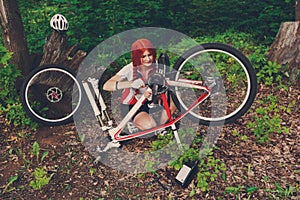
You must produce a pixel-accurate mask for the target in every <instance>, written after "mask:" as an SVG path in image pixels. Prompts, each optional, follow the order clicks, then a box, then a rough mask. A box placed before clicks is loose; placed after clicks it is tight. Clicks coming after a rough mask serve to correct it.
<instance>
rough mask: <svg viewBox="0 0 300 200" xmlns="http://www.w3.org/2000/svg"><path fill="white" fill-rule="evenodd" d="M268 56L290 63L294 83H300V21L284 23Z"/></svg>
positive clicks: (283, 63)
mask: <svg viewBox="0 0 300 200" xmlns="http://www.w3.org/2000/svg"><path fill="white" fill-rule="evenodd" d="M267 57H268V58H269V59H270V60H271V61H273V62H277V63H278V64H281V65H286V64H287V65H288V71H287V73H288V75H289V79H290V81H291V83H292V84H293V85H297V86H299V85H300V21H296V22H285V23H282V24H281V26H280V29H279V32H278V33H277V35H276V39H275V41H274V42H273V44H272V45H271V47H270V49H269V52H268V55H267Z"/></svg>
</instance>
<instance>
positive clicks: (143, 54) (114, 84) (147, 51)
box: [103, 39, 176, 130]
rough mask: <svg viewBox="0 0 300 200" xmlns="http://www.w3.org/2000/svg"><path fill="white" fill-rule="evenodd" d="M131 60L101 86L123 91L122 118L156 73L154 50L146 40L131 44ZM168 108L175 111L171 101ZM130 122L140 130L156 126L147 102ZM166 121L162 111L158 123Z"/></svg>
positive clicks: (147, 95)
mask: <svg viewBox="0 0 300 200" xmlns="http://www.w3.org/2000/svg"><path fill="white" fill-rule="evenodd" d="M131 60H132V62H131V63H129V64H128V65H126V66H125V67H123V68H122V69H121V70H120V71H119V72H118V73H117V74H116V75H114V76H113V77H111V78H110V79H109V80H108V81H107V82H106V83H105V84H104V85H103V89H104V90H107V91H115V90H123V93H122V97H121V110H122V114H123V116H125V115H126V114H127V113H128V111H129V110H130V109H131V108H132V107H133V106H134V104H135V103H136V102H137V99H139V97H140V96H141V95H143V94H144V93H145V91H146V89H147V86H146V85H145V83H147V81H148V79H149V77H150V76H151V75H152V74H153V73H155V72H156V71H157V62H156V50H155V48H154V47H153V45H152V44H151V42H150V41H149V40H147V39H139V40H137V41H135V42H134V43H133V44H132V46H131ZM145 95H146V98H149V97H151V95H152V92H151V91H150V92H146V93H145ZM170 108H171V112H174V111H175V109H176V107H175V105H174V103H173V102H172V100H171V101H170ZM132 121H133V123H134V125H135V126H136V127H137V128H139V129H140V130H146V129H150V128H153V127H155V126H156V121H155V120H154V119H153V118H152V116H151V115H150V114H149V107H148V103H147V102H146V103H145V104H143V106H142V107H141V108H140V109H139V110H138V112H137V113H136V114H135V116H133V118H132ZM166 121H167V114H166V112H165V111H163V113H162V116H161V119H160V123H165V122H166Z"/></svg>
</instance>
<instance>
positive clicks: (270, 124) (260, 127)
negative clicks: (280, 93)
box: [247, 95, 288, 144]
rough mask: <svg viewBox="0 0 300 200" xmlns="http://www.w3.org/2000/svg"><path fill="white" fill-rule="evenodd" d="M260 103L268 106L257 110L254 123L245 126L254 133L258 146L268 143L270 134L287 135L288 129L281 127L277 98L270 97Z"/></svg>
mask: <svg viewBox="0 0 300 200" xmlns="http://www.w3.org/2000/svg"><path fill="white" fill-rule="evenodd" d="M261 103H263V104H266V103H269V105H268V106H261V107H259V108H257V109H256V110H255V115H254V121H253V122H249V123H248V124H247V128H249V129H251V130H252V131H253V132H254V135H255V137H256V141H257V142H258V143H259V144H262V143H264V142H268V141H269V135H270V134H271V133H288V128H287V127H285V126H282V125H281V124H282V119H281V117H280V114H279V111H280V109H279V106H278V100H277V98H276V97H274V96H272V95H271V96H269V97H267V99H266V101H265V102H261Z"/></svg>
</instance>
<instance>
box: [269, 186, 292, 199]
mask: <svg viewBox="0 0 300 200" xmlns="http://www.w3.org/2000/svg"><path fill="white" fill-rule="evenodd" d="M267 191H268V192H270V193H275V195H276V197H278V198H280V199H289V197H291V196H292V195H293V194H294V192H295V188H294V187H293V186H291V185H290V186H287V187H286V188H283V187H282V186H281V185H280V184H279V183H275V189H273V190H270V189H268V190H267Z"/></svg>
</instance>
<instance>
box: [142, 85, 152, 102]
mask: <svg viewBox="0 0 300 200" xmlns="http://www.w3.org/2000/svg"><path fill="white" fill-rule="evenodd" d="M144 96H145V97H146V99H148V100H151V99H152V90H151V88H150V87H148V88H147V90H146V91H145V92H144Z"/></svg>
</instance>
